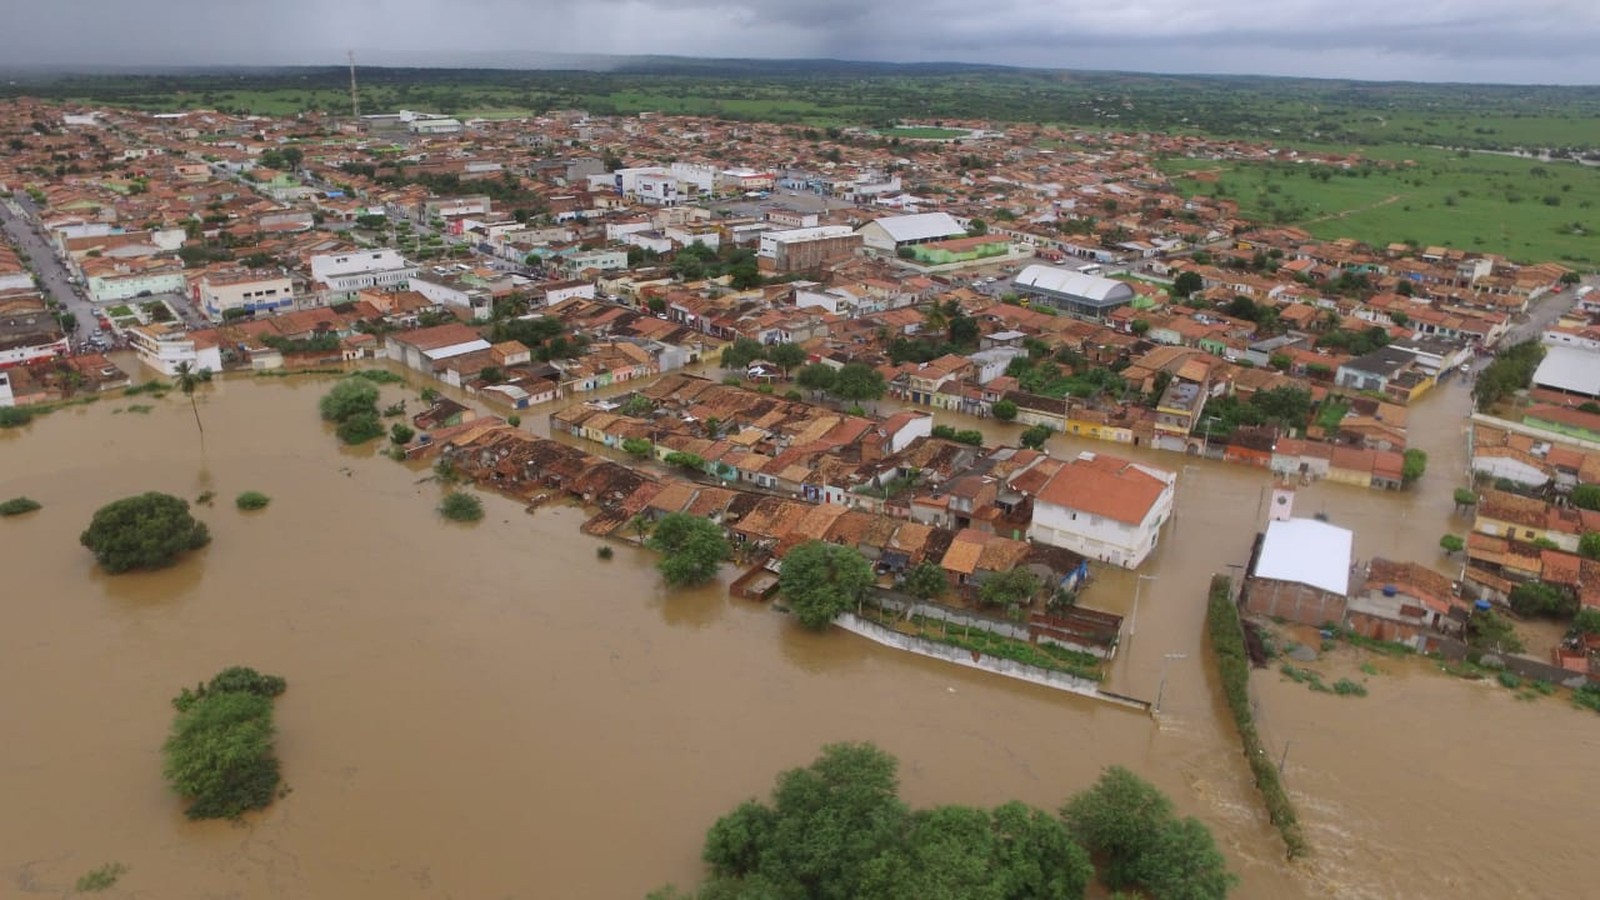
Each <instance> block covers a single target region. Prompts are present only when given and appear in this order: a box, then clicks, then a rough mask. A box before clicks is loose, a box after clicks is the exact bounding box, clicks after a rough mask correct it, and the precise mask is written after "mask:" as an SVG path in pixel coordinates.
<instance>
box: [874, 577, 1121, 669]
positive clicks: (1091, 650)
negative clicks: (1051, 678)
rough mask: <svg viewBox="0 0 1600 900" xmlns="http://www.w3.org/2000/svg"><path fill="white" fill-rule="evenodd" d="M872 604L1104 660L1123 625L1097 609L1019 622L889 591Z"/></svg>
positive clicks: (1113, 648)
mask: <svg viewBox="0 0 1600 900" xmlns="http://www.w3.org/2000/svg"><path fill="white" fill-rule="evenodd" d="M872 603H873V604H874V605H876V606H877V607H878V608H880V609H883V610H886V611H888V612H892V613H895V614H896V615H901V616H904V615H907V609H909V610H910V615H914V616H922V617H923V618H925V619H936V620H938V621H941V622H945V623H948V624H950V625H959V626H961V627H963V628H971V629H975V630H977V631H987V632H989V633H990V634H997V635H1000V636H1001V637H1007V638H1011V639H1013V640H1018V641H1031V640H1034V639H1037V640H1038V641H1040V642H1042V643H1046V644H1055V645H1056V646H1059V647H1066V648H1067V649H1069V650H1078V651H1081V652H1084V653H1087V654H1089V655H1091V656H1095V657H1099V658H1100V659H1111V658H1112V657H1113V656H1115V655H1116V653H1117V634H1118V631H1119V630H1120V626H1121V624H1122V618H1121V617H1120V616H1114V615H1111V614H1110V613H1101V612H1095V611H1093V610H1069V611H1068V612H1067V613H1066V614H1064V615H1061V616H1049V617H1046V616H1038V615H1035V616H1033V617H1031V618H1030V619H1029V620H1027V621H1022V622H1017V621H1013V620H1011V619H1004V618H1000V617H998V616H986V615H984V614H983V613H979V612H973V611H971V610H965V609H956V608H954V607H950V606H943V605H941V604H938V603H927V602H923V601H920V600H913V599H911V598H909V597H905V596H902V595H900V594H894V593H890V592H888V591H878V592H877V594H876V595H875V596H874V597H873V599H872ZM1081 632H1088V634H1084V633H1081ZM1107 635H1109V636H1107Z"/></svg>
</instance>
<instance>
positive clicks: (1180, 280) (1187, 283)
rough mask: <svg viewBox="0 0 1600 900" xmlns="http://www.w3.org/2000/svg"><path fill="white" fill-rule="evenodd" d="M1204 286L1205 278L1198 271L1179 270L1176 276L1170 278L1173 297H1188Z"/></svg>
mask: <svg viewBox="0 0 1600 900" xmlns="http://www.w3.org/2000/svg"><path fill="white" fill-rule="evenodd" d="M1204 287H1205V280H1204V279H1203V278H1201V277H1200V273H1199V272H1188V271H1185V272H1179V273H1178V277H1177V278H1174V279H1173V280H1172V294H1173V296H1175V297H1188V296H1189V295H1190V294H1193V293H1194V292H1195V291H1198V290H1200V289H1201V288H1204Z"/></svg>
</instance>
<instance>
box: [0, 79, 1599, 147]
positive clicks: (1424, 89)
mask: <svg viewBox="0 0 1600 900" xmlns="http://www.w3.org/2000/svg"><path fill="white" fill-rule="evenodd" d="M358 76H359V80H360V82H361V108H362V110H363V111H364V112H393V111H395V110H398V109H402V108H406V109H423V110H428V111H430V112H441V113H447V114H453V115H463V114H466V113H468V112H469V111H472V110H495V111H528V112H544V111H548V110H552V109H585V110H587V111H589V112H591V113H594V114H597V115H608V114H628V113H634V112H643V111H647V110H653V111H661V112H671V113H692V114H701V115H720V116H724V117H727V118H737V119H760V120H766V121H775V122H788V123H797V124H807V125H866V126H871V127H879V128H892V127H893V126H894V125H895V124H896V123H897V122H904V121H912V122H930V121H939V120H946V121H948V120H986V121H992V122H996V123H1034V124H1060V125H1065V126H1067V127H1070V128H1095V129H1116V130H1121V131H1129V130H1141V131H1143V130H1151V131H1160V132H1164V133H1178V132H1191V133H1206V134H1214V135H1219V136H1226V137H1240V138H1251V139H1258V140H1268V141H1274V142H1282V143H1285V144H1302V143H1306V142H1321V143H1336V144H1342V145H1348V146H1374V145H1401V144H1405V145H1421V146H1429V145H1439V146H1446V147H1471V148H1475V149H1485V150H1507V149H1512V148H1516V147H1541V148H1550V149H1553V150H1555V151H1556V152H1557V153H1559V154H1570V155H1583V154H1590V155H1593V156H1594V158H1596V159H1600V88H1596V87H1552V86H1523V85H1447V84H1408V83H1395V82H1358V81H1339V80H1317V79H1304V78H1268V77H1253V76H1188V75H1186V76H1178V75H1141V74H1135V73H1119V72H1073V71H1049V70H1039V69H1010V68H1004V67H998V66H962V65H954V64H925V65H894V64H888V63H849V62H839V61H829V60H771V61H752V60H685V59H676V60H672V59H652V58H634V57H617V58H616V59H615V65H614V66H613V67H612V69H611V70H610V71H604V72H597V71H576V70H572V71H527V70H512V69H387V68H371V67H363V68H360V69H359V70H358ZM348 78H349V72H348V70H346V69H345V68H343V67H339V66H328V67H320V68H301V69H278V70H269V71H265V72H262V71H253V72H248V73H241V72H234V73H228V72H214V73H187V74H182V75H122V76H65V77H63V76H55V77H35V78H29V79H19V80H16V81H11V82H8V83H4V84H0V97H6V96H34V97H44V98H61V99H65V98H71V99H75V100H81V101H83V102H87V103H106V104H117V105H123V106H131V107H135V108H145V109H159V110H172V109H178V108H200V107H212V108H220V109H224V110H227V111H246V112H254V113H267V114H273V115H282V114H286V113H294V112H300V111H307V110H313V109H320V110H326V111H330V112H336V113H337V112H344V111H346V110H348V109H349V108H350V102H349V96H348V93H347V92H348ZM902 136H910V135H902ZM940 136H953V135H943V134H942V133H941V134H940Z"/></svg>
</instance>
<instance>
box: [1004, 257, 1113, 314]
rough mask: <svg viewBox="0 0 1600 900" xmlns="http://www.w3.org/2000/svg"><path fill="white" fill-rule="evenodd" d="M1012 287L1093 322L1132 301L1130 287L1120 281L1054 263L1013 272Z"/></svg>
mask: <svg viewBox="0 0 1600 900" xmlns="http://www.w3.org/2000/svg"><path fill="white" fill-rule="evenodd" d="M1015 288H1016V291H1017V293H1018V294H1021V295H1022V296H1024V297H1027V298H1029V299H1030V300H1032V301H1035V302H1041V303H1045V304H1047V305H1049V306H1052V307H1054V308H1056V309H1059V310H1061V311H1062V312H1064V313H1066V314H1068V315H1071V316H1077V317H1078V318H1080V319H1093V320H1095V321H1101V320H1104V319H1105V317H1106V316H1108V315H1110V314H1111V311H1112V310H1115V309H1117V308H1118V307H1121V306H1127V305H1128V304H1129V303H1132V302H1133V297H1134V293H1133V288H1132V287H1130V286H1128V285H1126V284H1124V283H1122V282H1120V281H1116V280H1114V279H1111V278H1101V277H1100V276H1098V275H1089V274H1087V273H1084V272H1074V271H1072V270H1071V269H1058V268H1056V267H1054V266H1037V265H1036V266H1028V267H1027V268H1026V269H1023V270H1022V271H1021V272H1019V273H1017V277H1016V279H1015Z"/></svg>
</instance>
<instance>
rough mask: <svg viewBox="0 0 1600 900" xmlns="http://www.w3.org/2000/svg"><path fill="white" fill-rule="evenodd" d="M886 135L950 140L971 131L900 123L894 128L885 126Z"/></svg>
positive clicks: (964, 135)
mask: <svg viewBox="0 0 1600 900" xmlns="http://www.w3.org/2000/svg"><path fill="white" fill-rule="evenodd" d="M881 133H882V134H883V136H884V137H891V138H911V139H912V140H935V141H942V140H949V139H951V138H962V137H966V136H967V135H968V134H969V133H970V132H968V131H967V130H966V129H965V128H934V127H931V126H924V125H899V126H896V127H894V128H885V129H883V130H882V132H881Z"/></svg>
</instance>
